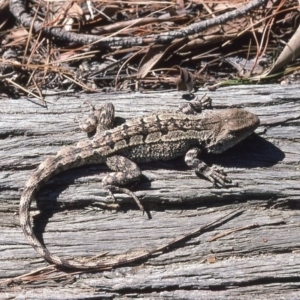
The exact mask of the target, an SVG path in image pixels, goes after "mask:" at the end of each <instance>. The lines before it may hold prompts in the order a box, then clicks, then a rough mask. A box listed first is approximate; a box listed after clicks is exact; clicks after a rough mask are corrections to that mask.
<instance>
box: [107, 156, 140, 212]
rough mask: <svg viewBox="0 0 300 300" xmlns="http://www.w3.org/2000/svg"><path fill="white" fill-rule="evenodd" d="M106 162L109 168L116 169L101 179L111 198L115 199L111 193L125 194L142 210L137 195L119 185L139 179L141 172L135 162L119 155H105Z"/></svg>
mask: <svg viewBox="0 0 300 300" xmlns="http://www.w3.org/2000/svg"><path fill="white" fill-rule="evenodd" d="M106 164H107V166H108V167H109V168H110V169H111V170H113V171H116V172H115V173H109V174H108V175H106V176H105V177H104V178H103V179H102V186H103V187H104V188H105V189H106V190H108V192H109V194H110V196H111V197H112V199H113V200H114V201H116V199H115V196H114V194H113V193H124V194H127V195H128V196H130V197H132V198H133V199H134V201H135V202H136V204H137V205H138V207H139V208H140V210H141V211H142V212H144V207H143V205H142V204H141V202H140V200H139V199H138V197H137V196H136V195H135V194H134V193H133V192H131V191H130V190H129V189H127V188H124V187H120V186H124V185H127V184H131V183H136V182H137V181H139V180H140V178H141V175H142V172H141V170H140V168H139V167H138V166H137V164H136V163H134V162H133V161H131V160H130V159H128V158H126V157H124V156H121V155H114V156H111V157H107V158H106Z"/></svg>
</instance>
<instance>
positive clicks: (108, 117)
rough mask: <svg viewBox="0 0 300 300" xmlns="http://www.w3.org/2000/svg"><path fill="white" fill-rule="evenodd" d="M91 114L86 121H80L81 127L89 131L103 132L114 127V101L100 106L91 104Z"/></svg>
mask: <svg viewBox="0 0 300 300" xmlns="http://www.w3.org/2000/svg"><path fill="white" fill-rule="evenodd" d="M90 111H91V112H90V114H89V116H88V117H87V118H86V119H85V120H84V121H79V127H80V129H81V130H82V131H85V132H87V133H92V132H96V131H97V133H99V132H102V131H104V130H108V129H111V128H113V125H114V119H115V108H114V106H113V104H112V103H105V104H103V105H101V106H99V107H98V108H95V106H94V105H92V104H90Z"/></svg>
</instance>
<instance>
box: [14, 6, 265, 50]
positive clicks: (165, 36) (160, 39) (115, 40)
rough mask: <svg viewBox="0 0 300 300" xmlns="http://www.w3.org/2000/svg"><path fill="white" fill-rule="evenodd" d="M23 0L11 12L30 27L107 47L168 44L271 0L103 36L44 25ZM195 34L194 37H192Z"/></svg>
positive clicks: (67, 39)
mask: <svg viewBox="0 0 300 300" xmlns="http://www.w3.org/2000/svg"><path fill="white" fill-rule="evenodd" d="M23 1H24V0H10V11H11V13H12V14H13V15H14V16H15V17H16V18H17V19H18V20H19V21H20V22H21V23H22V25H23V26H24V27H30V26H31V24H33V28H34V30H35V31H40V30H41V31H42V32H44V33H46V34H49V35H50V36H53V37H56V38H58V39H61V40H65V41H69V42H76V43H79V44H92V43H93V44H97V45H101V46H106V47H112V46H119V47H120V46H121V47H131V46H138V45H139V46H142V45H145V44H153V43H154V44H158V43H160V44H165V43H170V42H172V41H173V40H175V39H178V38H187V39H188V38H189V36H191V35H194V34H199V33H201V32H203V31H204V30H206V29H208V28H211V27H213V26H216V25H220V24H224V23H226V22H228V21H231V20H233V19H235V18H239V17H241V16H243V15H245V14H246V13H248V12H250V11H251V10H253V9H255V8H257V7H259V6H261V5H264V4H266V3H267V2H268V0H253V1H251V2H249V3H248V4H246V5H243V6H241V7H239V8H237V9H236V10H233V11H230V12H227V13H224V14H222V15H220V16H218V17H216V18H213V19H209V20H204V21H201V22H198V23H195V24H192V25H189V26H187V27H185V28H183V29H179V30H174V31H171V32H164V33H160V34H151V35H147V36H145V37H103V38H102V37H100V36H95V35H85V34H77V33H74V32H68V31H65V30H64V29H63V28H55V27H53V28H50V27H45V26H44V24H43V23H42V22H40V21H37V20H35V21H34V20H33V18H32V17H31V15H29V14H28V13H27V12H26V8H25V5H24V2H23ZM191 38H192V37H191Z"/></svg>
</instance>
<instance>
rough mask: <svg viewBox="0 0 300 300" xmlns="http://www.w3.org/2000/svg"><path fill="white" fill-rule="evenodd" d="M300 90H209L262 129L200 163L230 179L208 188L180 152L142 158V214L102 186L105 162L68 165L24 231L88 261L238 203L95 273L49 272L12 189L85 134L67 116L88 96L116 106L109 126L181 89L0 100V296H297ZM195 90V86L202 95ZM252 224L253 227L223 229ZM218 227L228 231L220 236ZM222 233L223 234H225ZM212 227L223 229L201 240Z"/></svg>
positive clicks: (166, 104)
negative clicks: (145, 254) (139, 257)
mask: <svg viewBox="0 0 300 300" xmlns="http://www.w3.org/2000/svg"><path fill="white" fill-rule="evenodd" d="M299 90H300V86H288V87H283V86H280V85H266V86H263V85H256V86H236V87H227V88H220V89H219V90H217V91H215V92H209V93H208V95H210V96H211V98H212V99H213V103H214V107H215V108H216V109H222V108H225V107H232V106H235V107H243V108H245V109H248V110H249V111H251V112H253V113H255V114H257V115H258V116H259V117H260V119H261V126H260V127H259V128H258V129H257V130H256V133H255V134H254V135H252V136H250V137H249V138H247V140H245V141H244V142H242V143H241V144H239V145H237V146H236V147H234V148H232V149H230V150H228V151H227V152H226V153H224V154H221V155H205V156H204V158H205V160H206V161H207V162H208V163H210V164H216V165H218V166H221V167H223V168H224V169H225V171H226V172H227V174H228V176H229V177H230V178H231V179H232V180H233V181H234V182H235V183H238V186H235V187H230V188H221V189H218V188H214V187H213V186H212V185H211V184H210V183H209V182H208V181H206V180H203V179H201V178H198V177H197V176H196V175H195V174H194V172H193V171H191V170H189V169H188V168H187V167H186V166H185V165H184V162H183V160H182V159H177V160H175V161H171V162H157V163H153V164H152V163H151V164H143V165H142V170H143V174H144V175H145V178H144V179H143V181H142V183H141V184H140V185H139V186H138V187H137V188H136V194H137V195H138V197H139V198H140V199H141V201H142V202H143V203H144V205H145V207H146V208H147V209H148V210H149V214H150V215H151V217H152V218H151V219H149V218H147V216H146V215H144V216H143V215H142V214H141V212H140V211H139V210H138V209H137V207H136V205H135V204H134V203H133V200H132V199H130V198H129V197H128V196H126V195H118V196H117V198H118V202H119V204H120V207H121V210H119V211H117V212H116V211H113V210H108V209H104V207H105V205H111V204H112V202H111V200H110V199H109V197H108V195H107V193H106V192H105V191H104V190H103V189H102V187H101V178H102V177H103V175H104V174H105V173H106V172H107V171H108V169H107V168H106V167H105V166H97V165H93V166H86V167H82V168H79V169H74V170H69V171H66V172H64V173H62V174H60V175H57V176H56V177H55V178H53V179H52V180H50V182H49V183H48V184H47V185H46V186H45V187H44V188H43V189H41V191H40V192H39V193H38V195H37V204H36V203H33V204H32V210H31V213H32V215H33V216H34V222H33V224H34V230H35V232H36V234H37V236H38V237H39V238H40V239H41V241H43V242H44V243H45V245H46V246H47V247H48V248H49V249H50V250H51V251H52V252H53V253H55V254H57V255H60V256H63V257H68V258H70V257H74V256H76V257H77V256H78V257H81V258H86V257H88V258H91V257H93V256H96V255H101V254H103V253H108V254H107V255H122V254H126V253H127V254H128V253H130V252H131V251H136V250H143V249H153V248H155V247H157V246H159V245H162V244H164V243H167V242H168V241H170V240H172V239H173V238H175V237H177V236H180V235H183V234H185V233H187V232H190V231H192V230H194V229H197V228H198V227H200V226H202V225H205V224H207V223H209V222H211V221H213V220H215V219H217V218H218V217H220V216H222V215H224V214H226V213H228V212H230V211H232V210H234V209H237V208H240V209H241V211H240V213H238V214H237V215H235V217H233V218H231V219H229V220H227V221H226V222H223V223H221V224H220V225H219V226H215V227H214V228H211V230H209V231H207V232H205V233H203V234H201V235H197V236H196V237H194V238H192V239H189V240H187V241H186V242H184V243H183V242H182V243H179V244H178V245H176V246H174V247H171V249H169V251H166V252H164V253H162V254H160V255H155V256H153V257H151V258H150V259H147V260H143V261H141V262H138V263H135V264H132V265H129V266H124V267H121V268H117V269H114V270H107V271H104V272H92V273H78V274H77V273H75V272H66V271H64V270H55V269H54V268H48V269H46V270H48V271H49V272H48V273H45V272H46V271H45V272H44V273H43V274H41V273H38V272H37V273H31V272H34V271H36V270H38V269H40V268H45V267H47V266H48V264H47V263H46V262H45V261H44V260H43V259H41V258H40V256H39V255H38V254H37V253H36V252H35V251H34V249H33V248H32V247H31V246H29V245H28V243H27V242H26V240H25V238H24V236H23V234H22V232H21V229H20V227H19V219H18V204H19V198H20V194H21V190H22V187H23V186H24V184H25V182H26V180H27V179H28V177H29V176H30V174H31V173H32V171H33V170H34V168H35V167H37V166H38V165H39V163H40V162H42V161H43V160H44V159H45V158H46V157H47V156H49V155H54V154H55V153H56V152H57V151H58V150H59V149H60V148H61V147H62V146H65V145H72V144H75V143H76V142H77V141H79V140H81V139H86V138H88V137H87V136H86V134H85V133H83V132H81V131H80V129H79V127H78V124H77V121H76V118H77V117H78V118H82V117H83V116H84V115H87V113H88V110H89V107H88V104H87V103H85V101H86V100H90V101H91V102H93V103H94V104H96V105H97V104H101V103H103V102H108V101H111V102H113V103H114V104H115V107H116V115H117V116H118V117H119V118H118V119H117V123H120V122H122V121H123V120H124V119H127V118H130V117H133V116H137V115H140V114H143V113H147V112H150V111H153V110H155V109H166V108H167V109H173V108H174V109H175V108H177V106H178V104H179V103H182V102H184V101H186V100H184V99H182V96H183V94H182V92H177V91H174V92H167V93H151V94H141V93H134V94H92V95H76V96H61V95H54V96H51V97H50V96H49V97H47V98H46V100H47V101H48V103H47V107H44V106H42V105H40V104H38V101H32V100H30V99H25V98H24V99H1V100H0V157H1V159H0V178H1V179H0V191H1V192H0V299H10V298H16V299H94V298H95V297H98V298H99V299H106V298H107V299H112V298H116V299H122V298H126V299H128V298H129V299H131V298H138V299H157V298H160V299H204V298H205V299H224V298H225V297H226V298H227V299H250V298H253V295H255V298H256V299H270V298H276V299H296V298H300V294H299V293H298V292H299V290H300V213H299V203H300V202H299V200H300V196H299V189H300V121H299V120H300V106H299V100H300V94H299ZM204 92H205V91H204V90H200V91H198V93H197V94H198V95H203V94H204ZM252 224H256V225H257V226H256V227H251V228H248V229H244V230H240V231H234V232H232V233H229V232H230V231H231V230H234V229H237V228H240V227H243V226H249V225H252ZM226 233H227V234H226ZM228 233H229V234H228ZM217 234H225V235H223V236H220V237H217V238H216V239H215V240H213V241H210V239H211V238H212V237H215V236H216V235H217Z"/></svg>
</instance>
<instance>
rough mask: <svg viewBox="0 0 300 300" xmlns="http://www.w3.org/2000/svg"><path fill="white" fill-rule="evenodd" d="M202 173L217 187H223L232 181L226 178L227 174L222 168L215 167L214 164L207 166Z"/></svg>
mask: <svg viewBox="0 0 300 300" xmlns="http://www.w3.org/2000/svg"><path fill="white" fill-rule="evenodd" d="M203 175H204V176H205V177H206V178H207V179H208V180H209V181H210V182H212V183H213V184H214V186H217V187H224V186H227V185H228V184H230V183H232V181H231V180H230V179H229V178H227V174H226V173H225V172H224V170H223V169H220V168H217V167H215V166H213V167H211V168H207V170H205V172H204V173H203Z"/></svg>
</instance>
